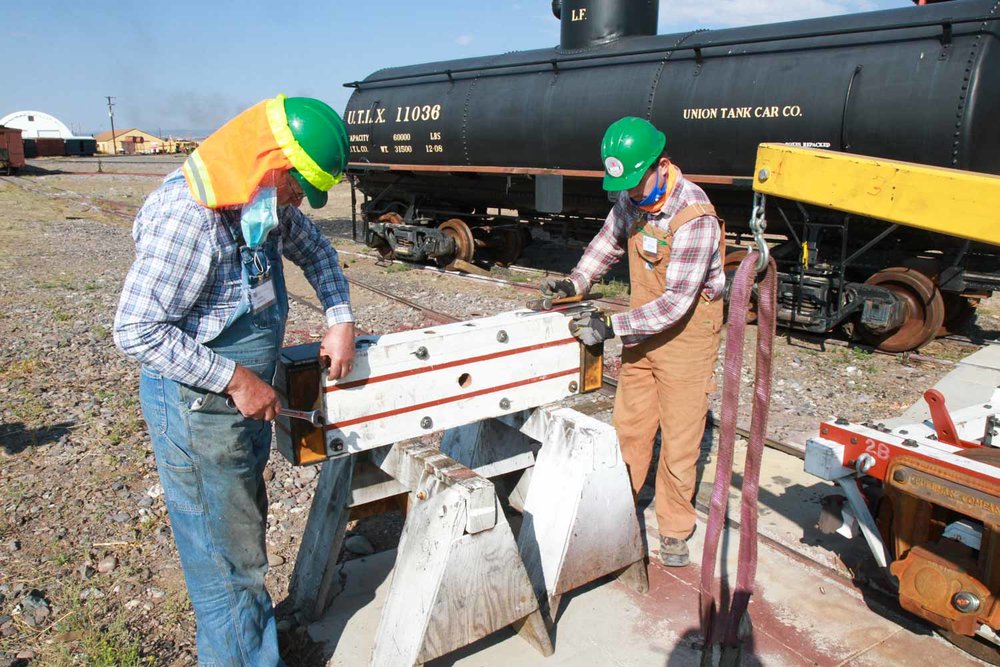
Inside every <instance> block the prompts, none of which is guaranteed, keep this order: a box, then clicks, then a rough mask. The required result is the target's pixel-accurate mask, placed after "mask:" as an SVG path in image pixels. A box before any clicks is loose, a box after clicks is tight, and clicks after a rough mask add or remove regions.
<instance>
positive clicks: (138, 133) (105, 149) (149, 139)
mask: <svg viewBox="0 0 1000 667" xmlns="http://www.w3.org/2000/svg"><path fill="white" fill-rule="evenodd" d="M94 139H96V140H97V152H98V153H104V154H105V155H114V154H115V153H116V152H117V153H120V154H125V155H141V154H149V153H165V152H167V150H166V147H165V143H166V142H165V141H164V140H163V139H161V138H159V137H157V136H154V135H152V134H150V133H149V132H143V131H142V130H139V129H136V128H134V127H130V128H127V129H124V130H115V135H114V145H112V140H111V131H110V130H109V131H107V132H101V133H100V134H98V135H96V136H95V137H94Z"/></svg>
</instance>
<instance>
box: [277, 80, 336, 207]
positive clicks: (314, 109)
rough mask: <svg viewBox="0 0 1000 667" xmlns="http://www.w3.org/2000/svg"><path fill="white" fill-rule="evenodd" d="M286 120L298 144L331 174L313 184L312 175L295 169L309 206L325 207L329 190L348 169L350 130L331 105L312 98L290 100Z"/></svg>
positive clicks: (294, 174)
mask: <svg viewBox="0 0 1000 667" xmlns="http://www.w3.org/2000/svg"><path fill="white" fill-rule="evenodd" d="M285 117H286V118H287V120H288V127H289V129H291V131H292V136H293V137H295V141H297V142H298V143H299V145H300V146H302V150H304V151H305V152H306V153H308V154H309V157H311V158H312V160H313V162H315V163H316V166H318V167H319V168H320V169H321V170H322V171H323V172H326V174H327V175H328V176H326V177H324V178H322V179H316V178H315V177H313V178H312V180H313V181H316V180H320V183H319V185H317V184H316V183H315V182H310V175H309V174H303V173H302V172H301V171H300V170H298V169H292V170H291V173H292V176H294V177H295V180H297V181H298V182H299V185H301V186H302V191H303V192H305V194H306V197H307V198H308V199H309V205H310V206H312V207H313V208H322V207H323V206H325V205H326V199H327V194H326V191H327V190H329V189H330V188H331V187H332V186H333V184H334V183H337V182H339V181H340V178H341V174H342V173H343V171H344V167H346V166H347V155H348V146H347V128H346V127H345V126H344V121H343V120H341V118H340V115H339V114H338V113H337V112H336V111H334V110H333V109H332V108H330V105H328V104H327V103H325V102H321V101H319V100H316V99H313V98H311V97H288V98H286V99H285ZM329 177H333V178H332V179H330V178H329Z"/></svg>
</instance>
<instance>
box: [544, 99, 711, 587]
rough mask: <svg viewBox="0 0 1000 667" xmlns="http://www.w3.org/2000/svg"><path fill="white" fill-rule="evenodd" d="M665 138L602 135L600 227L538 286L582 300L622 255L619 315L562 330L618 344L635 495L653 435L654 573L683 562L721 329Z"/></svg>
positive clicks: (700, 215)
mask: <svg viewBox="0 0 1000 667" xmlns="http://www.w3.org/2000/svg"><path fill="white" fill-rule="evenodd" d="M665 145H666V137H665V135H664V134H663V133H662V132H660V131H659V130H657V129H656V128H655V127H654V126H653V125H652V124H650V123H649V122H648V121H646V120H644V119H641V118H635V117H626V118H622V119H620V120H618V121H616V122H615V123H613V124H612V125H611V126H610V127H609V128H608V130H607V132H606V133H605V135H604V140H603V142H602V144H601V157H602V158H603V160H604V171H605V175H604V189H605V190H608V191H611V192H617V193H618V196H617V198H616V202H615V205H614V207H613V208H612V210H611V212H610V213H609V214H608V217H607V220H606V221H605V223H604V226H603V227H602V228H601V230H600V232H599V233H598V234H597V236H595V237H594V239H593V241H591V243H590V244H589V245H588V246H587V249H586V250H585V251H584V254H583V257H582V258H581V259H580V261H579V263H577V265H576V268H575V269H573V271H572V273H570V276H569V277H568V278H566V279H561V280H560V279H547V280H546V281H544V282H543V283H542V286H541V288H542V293H543V294H547V295H549V296H574V295H576V294H586V293H587V292H588V291H589V290H590V287H591V285H592V284H593V283H594V282H596V281H598V280H600V279H601V277H602V276H603V275H604V274H605V273H607V271H608V270H609V269H610V268H611V266H612V265H613V264H615V263H616V262H617V261H618V260H619V259H621V257H622V256H623V255H627V256H628V266H629V281H630V285H631V292H632V294H631V300H630V303H629V309H628V310H626V311H624V312H622V313H617V314H614V315H610V316H609V315H604V314H600V313H594V312H591V313H586V314H583V315H580V316H577V317H576V318H574V319H573V320H572V321H571V323H570V331H571V332H572V333H573V335H575V336H576V337H577V338H579V339H580V340H581V341H583V342H584V343H586V344H588V345H593V344H603V343H604V341H605V340H608V339H611V338H614V337H615V336H616V335H620V336H621V338H622V343H623V345H624V348H623V350H622V357H621V358H622V367H621V374H620V375H619V378H618V392H617V395H616V397H615V407H614V416H613V422H614V425H615V430H616V431H617V434H618V441H619V443H620V445H621V452H622V458H623V459H624V461H625V464H626V465H627V466H628V469H629V476H630V477H631V482H632V490H633V492H634V493H635V494H636V496H638V494H639V491H640V489H642V486H643V484H644V482H645V480H646V473H647V472H648V470H649V464H650V460H651V458H652V454H653V444H654V438H655V437H656V432H657V430H659V431H660V434H661V442H660V460H659V462H658V463H657V466H656V517H657V522H658V528H659V532H660V544H659V555H660V560H661V562H662V563H663V564H664V565H667V566H671V567H679V566H684V565H687V564H688V563H689V562H690V558H689V553H688V547H687V539H688V538H689V537H690V536H691V534H692V532H693V531H694V526H695V511H694V507H693V505H692V500H693V496H694V491H695V477H696V475H695V472H696V464H697V461H698V457H699V453H700V444H701V440H702V436H703V434H704V430H705V416H706V412H707V410H708V394H709V393H710V392H712V391H714V389H715V382H714V371H715V364H716V360H717V358H718V351H719V331H720V328H721V326H722V293H723V289H724V287H725V275H724V273H723V269H722V266H723V252H724V245H723V243H724V240H725V235H724V234H723V232H722V229H721V226H720V221H719V219H718V218H717V216H716V214H715V209H714V208H713V207H712V204H711V202H709V200H708V197H707V196H706V195H705V193H704V191H702V189H701V188H699V187H698V186H697V185H696V184H694V183H692V182H691V181H689V180H687V179H686V178H684V175H683V174H682V173H681V171H680V169H679V168H678V167H677V165H675V164H673V163H672V162H671V161H670V159H669V158H668V157H667V155H666V153H665V152H664V148H665Z"/></svg>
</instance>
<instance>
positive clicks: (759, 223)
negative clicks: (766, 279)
mask: <svg viewBox="0 0 1000 667" xmlns="http://www.w3.org/2000/svg"><path fill="white" fill-rule="evenodd" d="M766 207H767V197H766V195H762V194H761V193H759V192H755V193H753V210H752V211H751V212H750V231H751V232H752V233H753V242H754V245H755V246H756V247H757V252H758V253H760V254H759V255H757V267H756V268H757V273H760V272H761V271H763V270H764V269H766V268H767V262H768V260H769V259H770V257H771V251H770V250H769V249H768V247H767V241H765V240H764V230H765V229H767V218H765V217H764V209H765V208H766Z"/></svg>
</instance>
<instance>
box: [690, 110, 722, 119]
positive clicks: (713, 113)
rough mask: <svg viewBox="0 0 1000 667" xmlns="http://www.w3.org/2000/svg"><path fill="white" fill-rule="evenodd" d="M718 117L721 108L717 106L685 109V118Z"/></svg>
mask: <svg viewBox="0 0 1000 667" xmlns="http://www.w3.org/2000/svg"><path fill="white" fill-rule="evenodd" d="M718 117H719V110H718V109H716V108H705V109H685V110H684V120H704V119H711V118H718Z"/></svg>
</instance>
